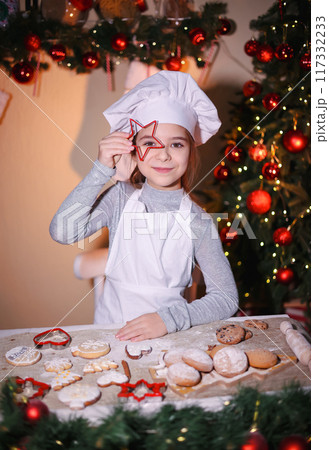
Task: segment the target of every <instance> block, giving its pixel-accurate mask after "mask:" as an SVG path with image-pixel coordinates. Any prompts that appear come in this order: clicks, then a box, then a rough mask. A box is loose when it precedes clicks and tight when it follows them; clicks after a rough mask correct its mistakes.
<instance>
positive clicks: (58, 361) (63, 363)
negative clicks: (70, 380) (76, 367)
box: [44, 358, 72, 372]
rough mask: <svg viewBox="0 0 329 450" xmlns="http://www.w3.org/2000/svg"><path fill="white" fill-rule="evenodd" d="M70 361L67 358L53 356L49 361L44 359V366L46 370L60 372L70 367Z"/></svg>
mask: <svg viewBox="0 0 329 450" xmlns="http://www.w3.org/2000/svg"><path fill="white" fill-rule="evenodd" d="M71 367H72V363H71V361H70V360H69V359H68V358H54V359H51V360H49V361H45V363H44V368H45V371H46V372H62V371H63V370H67V369H70V368H71Z"/></svg>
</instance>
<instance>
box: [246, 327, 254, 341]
mask: <svg viewBox="0 0 329 450" xmlns="http://www.w3.org/2000/svg"><path fill="white" fill-rule="evenodd" d="M245 331H246V334H245V337H244V340H245V341H247V340H248V339H250V338H252V337H253V332H252V331H250V330H245Z"/></svg>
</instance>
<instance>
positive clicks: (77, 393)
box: [58, 384, 101, 409]
mask: <svg viewBox="0 0 329 450" xmlns="http://www.w3.org/2000/svg"><path fill="white" fill-rule="evenodd" d="M100 396H101V391H100V390H99V389H98V387H97V386H91V385H83V384H74V385H71V386H68V387H66V388H64V389H62V390H61V391H60V392H59V393H58V400H60V401H61V402H63V403H65V405H67V406H69V407H70V408H71V409H83V408H85V407H86V406H89V405H92V404H94V403H96V402H97V400H99V398H100Z"/></svg>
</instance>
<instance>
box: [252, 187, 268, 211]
mask: <svg viewBox="0 0 329 450" xmlns="http://www.w3.org/2000/svg"><path fill="white" fill-rule="evenodd" d="M246 203H247V208H248V209H249V211H251V212H252V213H254V214H265V213H267V211H269V209H270V208H271V203H272V198H271V196H270V194H269V193H268V192H266V191H264V190H263V189H258V190H256V191H252V192H250V194H248V197H247V202H246Z"/></svg>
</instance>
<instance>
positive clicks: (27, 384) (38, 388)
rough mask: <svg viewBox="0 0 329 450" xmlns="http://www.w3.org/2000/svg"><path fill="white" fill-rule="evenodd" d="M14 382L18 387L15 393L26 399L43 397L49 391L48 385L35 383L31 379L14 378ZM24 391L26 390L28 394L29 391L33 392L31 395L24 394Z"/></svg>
mask: <svg viewBox="0 0 329 450" xmlns="http://www.w3.org/2000/svg"><path fill="white" fill-rule="evenodd" d="M15 382H16V384H17V386H18V388H17V393H22V395H25V396H26V397H27V398H28V399H32V398H37V397H43V396H44V395H45V394H47V392H48V391H49V390H50V385H49V384H47V383H42V382H41V381H37V380H35V379H34V378H32V377H27V378H20V377H16V379H15ZM24 389H27V390H28V391H29V392H30V391H31V390H33V391H35V392H34V394H33V395H28V394H24Z"/></svg>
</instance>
